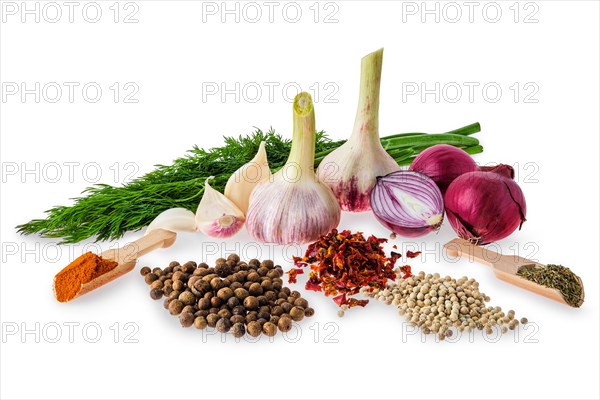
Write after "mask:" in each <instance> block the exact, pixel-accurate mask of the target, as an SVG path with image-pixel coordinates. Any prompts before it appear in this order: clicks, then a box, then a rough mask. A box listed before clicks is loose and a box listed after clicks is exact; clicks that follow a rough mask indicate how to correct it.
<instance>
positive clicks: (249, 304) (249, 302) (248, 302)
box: [244, 296, 258, 310]
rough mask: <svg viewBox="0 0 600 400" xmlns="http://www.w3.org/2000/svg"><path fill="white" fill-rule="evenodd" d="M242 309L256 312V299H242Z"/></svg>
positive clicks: (252, 297) (249, 297)
mask: <svg viewBox="0 0 600 400" xmlns="http://www.w3.org/2000/svg"><path fill="white" fill-rule="evenodd" d="M244 307H246V309H247V310H256V309H257V308H258V299H257V298H256V297H254V296H248V297H246V298H245V299H244Z"/></svg>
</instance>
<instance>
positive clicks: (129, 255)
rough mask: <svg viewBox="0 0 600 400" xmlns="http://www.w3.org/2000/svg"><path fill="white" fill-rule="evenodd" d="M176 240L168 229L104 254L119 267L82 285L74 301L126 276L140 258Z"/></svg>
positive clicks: (160, 230) (103, 256) (159, 230)
mask: <svg viewBox="0 0 600 400" xmlns="http://www.w3.org/2000/svg"><path fill="white" fill-rule="evenodd" d="M176 238H177V234H176V233H175V232H171V231H168V230H166V229H156V230H153V231H151V232H150V233H148V234H147V235H146V236H144V237H142V238H140V239H138V240H135V241H133V242H131V243H128V244H126V245H125V246H123V247H121V248H119V249H112V250H107V251H104V252H102V253H101V254H100V257H102V258H104V259H105V260H112V261H116V262H117V263H118V265H117V266H116V267H115V268H114V269H112V270H110V271H108V272H107V273H105V274H102V275H100V276H98V277H97V278H95V279H92V280H91V281H89V282H87V283H84V284H82V285H81V288H80V289H79V291H78V292H77V294H76V295H75V297H73V299H74V298H77V297H79V296H82V295H84V294H86V293H88V292H91V291H92V290H94V289H97V288H99V287H100V286H102V285H105V284H107V283H108V282H110V281H113V280H115V279H117V278H118V277H120V276H122V275H125V274H126V273H128V272H129V271H131V270H132V269H133V268H134V267H135V264H136V261H137V259H138V258H140V257H141V256H143V255H144V254H147V253H149V252H151V251H152V250H155V249H159V248H163V247H164V248H166V247H169V246H171V245H172V244H173V243H175V239H176ZM70 300H72V299H70ZM70 300H69V301H70Z"/></svg>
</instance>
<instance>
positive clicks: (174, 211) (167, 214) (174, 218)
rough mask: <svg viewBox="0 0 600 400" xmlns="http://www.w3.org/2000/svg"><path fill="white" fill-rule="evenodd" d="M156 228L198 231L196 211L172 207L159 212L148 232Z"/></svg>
mask: <svg viewBox="0 0 600 400" xmlns="http://www.w3.org/2000/svg"><path fill="white" fill-rule="evenodd" d="M156 229H166V230H168V231H171V232H196V231H197V230H198V229H197V227H196V218H195V216H194V213H193V212H191V211H190V210H187V209H185V208H170V209H168V210H165V211H163V212H161V213H160V214H158V215H157V216H156V218H154V220H152V222H151V223H150V225H148V227H147V228H146V233H145V234H144V235H147V234H149V233H150V232H152V231H154V230H156Z"/></svg>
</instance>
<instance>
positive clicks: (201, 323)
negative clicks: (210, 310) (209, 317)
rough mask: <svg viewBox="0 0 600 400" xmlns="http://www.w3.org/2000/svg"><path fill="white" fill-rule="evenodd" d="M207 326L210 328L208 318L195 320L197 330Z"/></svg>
mask: <svg viewBox="0 0 600 400" xmlns="http://www.w3.org/2000/svg"><path fill="white" fill-rule="evenodd" d="M207 326H208V322H206V318H204V317H196V319H194V327H195V328H196V329H204V328H206V327H207Z"/></svg>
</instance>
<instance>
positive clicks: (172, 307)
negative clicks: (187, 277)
mask: <svg viewBox="0 0 600 400" xmlns="http://www.w3.org/2000/svg"><path fill="white" fill-rule="evenodd" d="M183 307H184V305H183V303H182V302H181V301H180V300H173V301H172V302H170V303H169V312H170V313H171V315H179V314H181V310H183Z"/></svg>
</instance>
